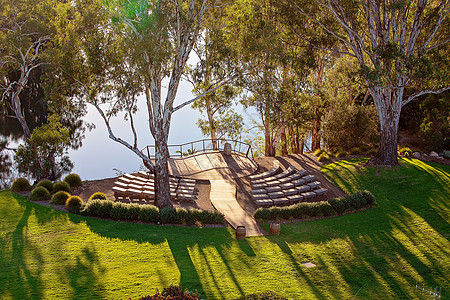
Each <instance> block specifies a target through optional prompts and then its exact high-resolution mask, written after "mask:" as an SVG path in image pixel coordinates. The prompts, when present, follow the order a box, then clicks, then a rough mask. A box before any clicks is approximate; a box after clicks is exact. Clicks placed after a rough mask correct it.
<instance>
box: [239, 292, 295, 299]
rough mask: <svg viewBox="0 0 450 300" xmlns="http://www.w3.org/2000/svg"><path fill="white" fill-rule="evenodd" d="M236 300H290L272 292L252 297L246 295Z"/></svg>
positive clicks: (256, 294) (259, 293) (251, 295)
mask: <svg viewBox="0 0 450 300" xmlns="http://www.w3.org/2000/svg"><path fill="white" fill-rule="evenodd" d="M236 300H288V298H285V297H283V296H280V295H278V294H277V293H275V292H272V291H264V292H258V293H254V294H250V295H245V296H242V297H240V298H237V299H236Z"/></svg>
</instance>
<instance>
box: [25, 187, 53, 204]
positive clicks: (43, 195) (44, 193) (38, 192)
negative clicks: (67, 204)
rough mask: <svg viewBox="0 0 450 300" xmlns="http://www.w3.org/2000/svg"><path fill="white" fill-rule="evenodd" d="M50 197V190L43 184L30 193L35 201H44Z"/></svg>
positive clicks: (31, 198)
mask: <svg viewBox="0 0 450 300" xmlns="http://www.w3.org/2000/svg"><path fill="white" fill-rule="evenodd" d="M50 197H51V195H50V192H49V191H48V190H47V189H46V188H45V187H43V186H38V187H37V188H35V189H33V190H32V191H31V193H30V200H33V201H44V200H48V199H50Z"/></svg>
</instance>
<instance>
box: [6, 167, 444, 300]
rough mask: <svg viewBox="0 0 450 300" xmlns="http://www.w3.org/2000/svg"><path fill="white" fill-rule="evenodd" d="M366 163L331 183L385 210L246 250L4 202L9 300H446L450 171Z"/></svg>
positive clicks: (291, 232) (203, 231)
mask: <svg viewBox="0 0 450 300" xmlns="http://www.w3.org/2000/svg"><path fill="white" fill-rule="evenodd" d="M358 162H360V161H357V160H356V161H341V162H337V163H334V164H332V165H328V166H325V167H324V168H323V171H324V173H325V174H326V176H327V177H328V178H329V179H330V180H331V181H333V182H334V183H336V184H337V185H338V186H340V187H341V188H342V189H344V190H345V191H346V192H354V191H356V190H358V189H361V188H365V189H368V190H370V191H371V192H372V193H373V194H374V195H375V197H376V198H377V200H378V203H379V206H378V207H377V208H374V209H371V210H368V211H365V212H360V213H356V214H353V215H347V216H342V217H336V218H331V219H327V220H318V221H313V222H303V223H298V224H290V225H283V226H282V235H281V236H279V237H271V236H270V237H254V238H247V239H246V240H244V241H236V240H235V239H234V238H233V232H232V231H231V230H229V229H224V228H185V227H175V226H174V227H171V226H167V227H162V226H152V225H143V224H133V223H119V222H112V221H107V220H99V219H93V218H86V217H80V216H75V215H69V214H65V213H61V212H57V211H54V210H51V209H49V208H46V207H41V206H40V205H36V204H33V203H30V202H28V201H26V200H24V199H23V198H22V197H20V196H17V195H14V194H11V193H10V192H7V191H4V192H0V216H1V220H0V270H1V272H0V299H41V298H46V299H57V298H58V299H65V298H76V299H97V298H105V299H111V298H116V299H117V298H119V299H120V298H122V299H125V298H126V297H133V299H134V298H136V297H137V296H138V295H145V294H149V293H152V292H154V289H155V288H156V287H157V288H159V289H161V288H162V287H164V286H168V285H169V284H171V283H176V284H178V283H181V284H182V285H183V287H186V288H189V289H198V290H199V291H200V292H201V293H202V294H203V295H206V296H207V298H208V299H232V298H235V297H238V296H240V295H242V294H248V293H252V292H255V291H261V290H273V291H275V292H278V293H280V294H282V295H285V296H288V297H290V298H294V299H303V298H305V299H312V298H322V299H328V298H336V299H348V298H353V297H354V296H355V295H357V297H356V298H358V299H389V298H408V299H410V298H417V297H419V298H423V299H426V297H425V295H424V294H421V293H420V292H419V291H417V290H416V289H415V284H416V282H419V283H421V284H423V285H425V286H426V287H428V288H432V287H434V286H441V287H442V288H443V291H442V292H443V298H444V299H446V298H448V296H449V295H450V294H449V291H448V289H449V288H450V284H449V283H450V282H449V279H448V278H449V277H450V262H449V257H450V255H449V254H450V253H449V249H450V243H449V241H448V238H449V235H450V227H449V222H448V221H449V202H450V201H449V198H450V189H449V186H450V175H449V174H450V168H449V167H447V166H443V165H438V164H431V163H430V164H425V163H423V162H420V161H417V160H402V161H401V163H402V165H403V166H401V167H398V168H395V169H393V170H390V169H383V170H381V171H379V174H377V170H376V169H373V168H360V167H358ZM306 261H312V262H314V263H315V264H317V267H315V268H310V269H307V268H305V267H303V266H302V265H301V263H302V262H306ZM427 299H428V298H427Z"/></svg>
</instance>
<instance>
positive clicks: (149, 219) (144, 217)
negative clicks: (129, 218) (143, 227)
mask: <svg viewBox="0 0 450 300" xmlns="http://www.w3.org/2000/svg"><path fill="white" fill-rule="evenodd" d="M139 220H141V221H142V222H145V223H157V222H158V221H159V209H158V208H157V207H156V206H154V205H148V204H146V205H141V209H140V210H139Z"/></svg>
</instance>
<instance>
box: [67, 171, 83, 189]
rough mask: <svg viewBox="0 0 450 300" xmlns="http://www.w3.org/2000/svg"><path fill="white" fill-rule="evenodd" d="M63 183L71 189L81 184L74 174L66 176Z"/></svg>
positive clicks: (78, 177)
mask: <svg viewBox="0 0 450 300" xmlns="http://www.w3.org/2000/svg"><path fill="white" fill-rule="evenodd" d="M64 181H65V182H67V183H68V184H69V185H70V187H72V188H74V187H78V186H81V185H82V184H83V182H82V181H81V178H80V176H78V174H75V173H72V174H69V175H67V176H66V178H64Z"/></svg>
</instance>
